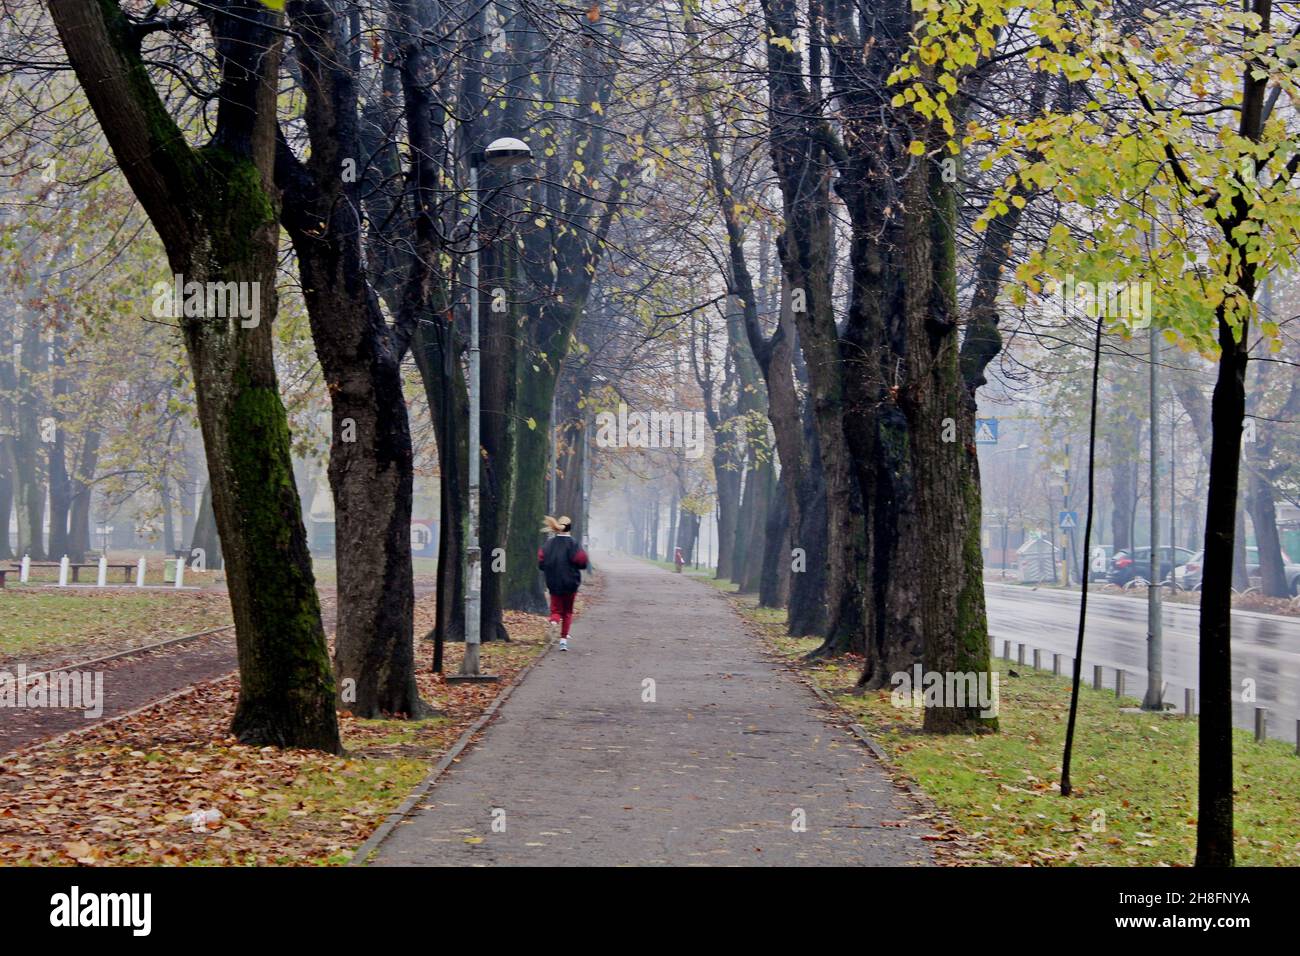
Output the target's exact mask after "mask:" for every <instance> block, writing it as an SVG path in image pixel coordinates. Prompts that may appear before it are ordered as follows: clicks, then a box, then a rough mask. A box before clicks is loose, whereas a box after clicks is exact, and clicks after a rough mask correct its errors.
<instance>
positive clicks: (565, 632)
mask: <svg viewBox="0 0 1300 956" xmlns="http://www.w3.org/2000/svg"><path fill="white" fill-rule="evenodd" d="M577 596H578V594H577V592H576V591H575V592H574V593H573V594H552V595H551V620H552V621H559V622H560V637H568V636H569V624H570V622H572V620H573V599H574V598H576V597H577Z"/></svg>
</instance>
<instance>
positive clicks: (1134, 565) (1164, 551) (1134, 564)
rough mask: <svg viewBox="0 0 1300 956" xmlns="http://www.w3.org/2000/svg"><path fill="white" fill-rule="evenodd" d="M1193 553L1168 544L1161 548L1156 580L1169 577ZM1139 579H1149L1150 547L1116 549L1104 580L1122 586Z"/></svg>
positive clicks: (1192, 555)
mask: <svg viewBox="0 0 1300 956" xmlns="http://www.w3.org/2000/svg"><path fill="white" fill-rule="evenodd" d="M1194 555H1195V552H1193V551H1191V550H1189V549H1187V548H1171V547H1169V546H1168V545H1166V546H1165V547H1163V548H1161V549H1160V574H1159V576H1158V578H1157V580H1160V581H1163V580H1164V579H1165V578H1167V577H1169V576H1170V575H1171V574H1173V573H1174V570H1175V569H1176V568H1180V567H1182V566H1183V565H1184V564H1186V563H1187V562H1188V560H1189V559H1191V558H1192V557H1194ZM1139 579H1141V580H1143V581H1150V580H1151V549H1150V548H1149V547H1146V548H1128V549H1125V550H1123V551H1116V552H1115V556H1114V557H1113V558H1111V559H1110V573H1109V574H1108V575H1107V576H1106V580H1108V581H1109V582H1110V583H1111V584H1118V585H1119V586H1120V587H1124V586H1126V585H1128V584H1130V583H1132V582H1133V581H1137V580H1139Z"/></svg>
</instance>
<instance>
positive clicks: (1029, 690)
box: [737, 599, 1300, 866]
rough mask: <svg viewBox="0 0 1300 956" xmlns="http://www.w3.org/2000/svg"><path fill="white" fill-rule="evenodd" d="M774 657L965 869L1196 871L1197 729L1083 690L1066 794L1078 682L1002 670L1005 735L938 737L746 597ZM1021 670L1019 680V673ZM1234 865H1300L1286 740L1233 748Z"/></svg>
mask: <svg viewBox="0 0 1300 956" xmlns="http://www.w3.org/2000/svg"><path fill="white" fill-rule="evenodd" d="M737 603H738V605H739V606H740V607H741V609H742V611H743V612H744V613H745V614H746V616H747V617H748V618H749V619H750V620H751V621H754V622H755V623H756V624H758V625H760V628H761V630H762V632H763V633H764V635H765V637H766V638H767V640H768V642H769V644H770V646H771V647H772V649H773V650H774V651H775V652H776V653H777V654H778V655H779V656H781V657H783V658H785V659H787V660H788V661H789V662H790V663H791V664H792V666H794V667H796V668H797V669H798V670H799V671H800V672H801V673H802V674H804V675H805V676H807V677H808V678H809V679H811V680H813V681H815V682H816V683H817V685H818V686H820V687H821V688H823V689H824V690H825V691H827V692H828V693H830V694H831V695H832V696H833V697H834V698H835V700H836V701H837V702H838V703H839V705H840V706H841V707H843V708H844V709H845V710H846V711H848V712H849V713H850V714H851V715H852V716H853V718H854V719H855V720H856V721H857V722H858V723H860V724H862V726H863V727H865V728H866V729H867V731H868V732H870V733H871V734H872V736H873V737H874V738H875V739H876V740H877V741H878V742H879V743H880V744H881V745H882V746H883V747H884V748H885V750H886V751H888V752H889V754H890V755H891V756H892V757H893V759H894V761H895V762H896V764H897V766H898V767H899V768H900V769H901V770H902V771H903V772H904V773H906V774H907V775H908V776H910V777H911V778H912V779H914V780H915V781H916V783H917V784H918V785H919V786H920V788H921V789H922V790H924V791H925V792H926V793H927V794H929V795H930V796H931V797H932V798H933V799H934V801H935V803H936V804H937V805H938V806H939V807H940V809H942V810H944V811H946V812H947V813H948V814H949V815H950V816H951V817H952V818H953V819H954V820H955V821H956V822H957V823H958V825H959V826H960V827H961V828H962V829H963V830H965V832H966V833H967V834H969V835H970V837H971V840H970V841H968V843H969V848H967V849H963V850H959V851H958V852H957V854H956V855H957V856H958V857H959V858H961V861H962V862H988V863H995V864H1035V865H1060V864H1075V865H1087V866H1138V865H1142V866H1153V865H1175V866H1178V865H1190V864H1191V863H1192V861H1193V859H1194V855H1195V846H1196V767H1197V723H1196V721H1195V720H1194V719H1193V720H1188V719H1185V718H1183V717H1179V716H1156V715H1152V714H1146V713H1126V712H1124V711H1123V710H1121V706H1123V707H1131V708H1135V707H1136V706H1137V704H1138V701H1137V700H1135V699H1125V700H1123V701H1117V700H1116V699H1115V695H1114V693H1113V692H1108V691H1094V690H1092V689H1091V688H1090V687H1087V686H1085V687H1084V688H1083V690H1082V693H1081V695H1080V702H1079V720H1078V726H1077V728H1076V732H1075V747H1074V756H1073V760H1072V773H1071V779H1072V783H1073V788H1074V793H1073V795H1072V796H1070V797H1068V798H1063V797H1062V796H1061V795H1060V777H1061V754H1062V748H1063V745H1064V740H1065V726H1066V720H1067V716H1068V712H1069V705H1070V682H1069V680H1068V679H1067V678H1065V677H1053V676H1052V675H1051V673H1050V671H1047V672H1037V671H1035V670H1034V669H1033V668H1032V667H1031V666H1029V665H1020V664H1011V663H1008V662H1006V661H995V662H994V664H995V669H996V671H997V673H998V677H999V691H1000V710H999V714H998V722H999V728H1000V730H999V732H998V733H996V734H988V735H982V736H962V735H951V736H931V735H926V734H923V733H921V732H920V727H921V721H922V713H921V711H920V710H917V709H913V708H911V707H910V706H908V707H903V708H899V707H895V706H894V705H893V704H892V703H891V701H890V694H889V691H888V690H883V691H875V692H867V693H855V692H854V689H853V685H854V683H855V681H856V679H857V675H858V671H859V668H860V665H861V662H860V661H859V660H854V659H850V658H846V659H841V660H831V661H818V662H808V661H806V660H804V659H803V655H805V654H806V653H807V652H808V651H810V650H812V649H813V648H814V647H816V646H817V645H818V644H819V643H820V642H819V641H817V640H810V639H795V638H789V637H787V636H785V635H784V634H783V628H782V624H783V622H784V613H783V612H772V611H765V610H760V609H757V608H754V607H753V605H752V603H751V602H747V601H744V600H743V599H742V600H739V601H738V602H737ZM1011 671H1015V672H1016V674H1017V675H1018V676H1014V677H1013V676H1011V674H1010V672H1011ZM1233 756H1234V781H1235V784H1236V813H1235V824H1236V840H1237V862H1238V863H1239V864H1241V865H1247V866H1249V865H1255V866H1297V865H1300V812H1298V806H1300V798H1298V797H1297V794H1300V757H1297V756H1296V755H1295V753H1294V750H1293V748H1291V747H1290V746H1288V745H1287V744H1284V743H1282V742H1280V741H1270V742H1268V743H1265V744H1262V745H1261V744H1256V743H1255V742H1254V738H1253V736H1252V735H1250V734H1248V733H1245V732H1243V731H1237V732H1236V735H1235V740H1234V751H1233Z"/></svg>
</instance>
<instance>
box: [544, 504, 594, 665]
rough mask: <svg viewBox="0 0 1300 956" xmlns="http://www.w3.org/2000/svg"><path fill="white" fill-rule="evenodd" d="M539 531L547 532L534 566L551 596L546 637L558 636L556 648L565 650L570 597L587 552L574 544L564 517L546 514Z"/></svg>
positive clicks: (574, 594) (575, 593) (570, 524)
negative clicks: (558, 645)
mask: <svg viewBox="0 0 1300 956" xmlns="http://www.w3.org/2000/svg"><path fill="white" fill-rule="evenodd" d="M542 530H543V531H549V532H550V533H551V537H550V539H549V540H548V541H547V542H546V544H544V545H542V547H540V548H538V550H537V567H538V568H540V569H541V571H542V573H543V574H545V575H546V590H547V591H549V592H550V595H551V619H550V620H549V621H547V622H546V637H547V639H548V640H552V641H553V640H555V636H556V634H557V633H558V634H559V637H560V650H562V651H567V650H568V649H569V624H570V622H571V621H572V620H573V600H574V598H576V597H577V596H578V588H579V587H580V586H581V585H582V572H583V571H584V570H585V569H586V567H587V552H586V551H583V550H582V548H581V547H579V546H578V542H576V541H574V540H573V535H571V534H570V533H569V532H570V531H572V530H573V521H572V520H571V519H570V518H569V517H568V516H564V517H560V518H552V517H551V516H550V515H547V516H546V518H545V523H544V524H543V525H542Z"/></svg>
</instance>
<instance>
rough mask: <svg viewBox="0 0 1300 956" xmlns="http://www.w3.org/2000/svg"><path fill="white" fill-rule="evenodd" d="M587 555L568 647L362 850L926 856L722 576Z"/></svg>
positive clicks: (805, 861)
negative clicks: (587, 585)
mask: <svg viewBox="0 0 1300 956" xmlns="http://www.w3.org/2000/svg"><path fill="white" fill-rule="evenodd" d="M600 568H601V571H602V572H603V573H604V574H606V576H607V577H606V582H605V585H604V588H603V590H602V592H601V596H600V598H599V599H598V600H597V601H596V602H595V603H594V604H593V605H592V606H591V607H589V608H588V609H587V611H586V612H585V613H584V614H583V615H582V616H581V617H580V618H578V619H577V620H575V622H574V625H573V638H572V641H571V644H572V650H570V651H569V652H567V653H560V652H559V651H556V650H552V651H551V652H550V653H549V654H548V655H547V656H546V657H545V658H544V659H543V660H542V661H541V662H540V663H539V664H538V665H537V667H536V668H535V669H534V670H533V671H532V672H531V673H530V674H529V675H528V677H527V679H526V680H525V681H524V682H523V683H522V684H521V685H520V686H519V688H518V689H517V690H516V691H515V692H514V693H513V694H512V695H511V697H510V698H509V700H507V701H506V702H505V704H504V705H503V706H502V708H501V710H500V712H499V714H498V716H497V717H496V719H495V720H494V722H493V723H492V724H490V725H489V726H488V728H487V730H486V732H485V734H484V736H483V739H482V740H481V741H480V742H479V743H478V744H476V745H475V746H474V747H473V748H472V749H471V750H470V751H469V752H468V754H467V756H464V757H463V758H462V759H461V760H460V761H459V762H458V763H456V764H454V765H453V767H452V768H451V769H450V770H449V771H448V773H447V774H446V775H445V776H444V777H443V778H442V779H441V780H439V782H438V783H437V785H436V786H435V787H434V788H433V789H432V790H431V791H430V792H429V793H428V794H427V795H426V797H425V798H424V800H423V802H422V805H421V806H418V807H416V808H415V809H414V810H413V811H412V812H411V814H410V815H409V816H408V818H407V819H406V820H405V821H404V822H403V823H401V824H399V825H398V826H397V827H396V828H395V830H394V831H393V832H392V834H391V835H390V836H389V837H388V838H387V839H386V840H385V841H384V842H383V843H381V844H380V846H379V848H378V850H377V852H376V856H375V857H374V858H372V863H374V864H378V865H387V866H393V865H404V866H412V865H417V866H418V865H459V866H463V865H471V866H473V865H530V864H533V865H548V866H567V865H596V866H617V865H629V864H632V865H655V864H660V865H714V866H718V865H745V866H755V865H772V864H781V865H796V866H797V865H831V864H836V865H851V866H862V865H893V866H897V865H919V864H925V863H927V862H929V861H930V859H931V857H930V853H929V849H928V844H927V843H926V842H924V841H923V840H922V839H921V838H922V836H924V835H927V834H929V833H931V832H932V831H930V830H929V829H928V828H927V826H926V825H925V824H924V823H923V822H919V821H917V820H916V819H914V816H915V815H916V814H917V812H918V808H917V806H916V805H915V804H914V803H912V801H911V800H910V798H909V797H907V796H906V794H905V793H903V792H901V791H900V790H899V789H898V788H896V787H895V786H894V784H893V783H892V782H891V780H890V779H889V777H888V776H887V775H886V773H885V772H884V770H883V769H882V768H881V766H880V765H879V764H878V763H877V762H876V760H875V759H874V758H873V757H872V755H871V754H870V752H869V751H867V750H866V748H864V747H863V746H862V745H861V744H860V743H858V742H857V741H856V740H855V739H854V738H853V737H851V736H850V735H849V734H848V732H847V731H846V730H845V728H844V727H843V726H841V724H840V722H839V719H838V716H837V715H836V714H835V713H833V712H829V711H828V710H827V708H826V707H825V705H823V704H822V703H821V702H820V701H819V700H818V699H817V698H816V697H815V696H814V695H813V694H812V693H811V692H810V691H809V690H808V689H807V688H806V687H803V686H801V685H800V684H799V683H798V682H797V681H796V680H795V679H794V677H793V676H792V674H791V672H790V671H789V670H788V669H786V668H785V667H784V666H783V665H781V664H779V663H775V662H773V661H770V660H768V659H767V658H766V657H765V656H764V654H763V652H762V650H761V645H760V642H759V639H758V637H757V636H755V635H752V634H749V633H747V631H746V630H745V627H744V625H743V623H742V622H741V620H740V619H739V618H738V617H737V616H736V614H735V613H734V612H733V611H732V609H731V607H730V605H729V604H728V602H727V600H726V599H725V598H724V597H723V596H722V594H720V593H719V592H718V591H716V590H714V589H713V588H711V587H709V586H708V585H706V584H703V583H701V582H698V581H691V580H689V579H687V578H685V577H684V576H679V575H675V574H673V573H671V572H668V571H663V570H660V569H658V568H655V567H652V566H650V565H648V564H645V563H643V562H640V561H633V560H631V559H629V558H626V557H617V556H603V557H602V559H601V561H600ZM647 680H653V681H654V685H653V687H654V700H653V701H650V700H647V699H646V697H647V693H646V691H647V689H648V685H647V684H646V683H645V682H646V681H647ZM494 821H495V822H497V826H496V827H494V826H493V823H494ZM800 822H803V823H805V826H804V827H802V828H796V826H795V824H796V823H800ZM566 905H567V904H566Z"/></svg>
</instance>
